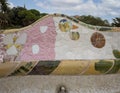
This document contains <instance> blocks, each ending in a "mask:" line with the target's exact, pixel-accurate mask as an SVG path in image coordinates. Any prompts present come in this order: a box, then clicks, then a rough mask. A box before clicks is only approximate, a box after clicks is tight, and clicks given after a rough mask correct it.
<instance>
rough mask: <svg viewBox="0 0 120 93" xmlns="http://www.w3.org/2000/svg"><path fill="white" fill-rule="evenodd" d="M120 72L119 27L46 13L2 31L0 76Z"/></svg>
mask: <svg viewBox="0 0 120 93" xmlns="http://www.w3.org/2000/svg"><path fill="white" fill-rule="evenodd" d="M119 72H120V28H117V27H103V26H102V27H101V26H92V25H89V24H85V23H83V22H80V21H79V20H77V19H75V18H73V17H69V16H66V15H64V14H52V15H47V16H45V17H43V18H41V19H39V20H38V21H36V22H35V23H33V24H31V25H29V26H27V27H24V28H20V29H11V30H5V31H3V32H1V33H0V77H3V76H12V75H14V76H15V75H82V74H85V75H89V74H113V73H119Z"/></svg>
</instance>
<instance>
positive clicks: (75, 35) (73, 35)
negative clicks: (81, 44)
mask: <svg viewBox="0 0 120 93" xmlns="http://www.w3.org/2000/svg"><path fill="white" fill-rule="evenodd" d="M70 38H71V39H72V40H78V39H79V38H80V34H79V32H70Z"/></svg>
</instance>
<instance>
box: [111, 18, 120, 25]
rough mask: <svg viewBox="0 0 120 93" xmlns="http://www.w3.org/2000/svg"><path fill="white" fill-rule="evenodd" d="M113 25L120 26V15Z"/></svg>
mask: <svg viewBox="0 0 120 93" xmlns="http://www.w3.org/2000/svg"><path fill="white" fill-rule="evenodd" d="M112 26H116V27H120V17H116V18H115V19H113V23H112Z"/></svg>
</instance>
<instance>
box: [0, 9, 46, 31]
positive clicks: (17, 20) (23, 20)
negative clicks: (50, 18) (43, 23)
mask: <svg viewBox="0 0 120 93" xmlns="http://www.w3.org/2000/svg"><path fill="white" fill-rule="evenodd" d="M45 15H46V14H42V13H40V12H39V11H38V10H35V9H30V10H27V9H26V8H25V7H14V8H12V9H10V10H9V11H8V12H7V13H3V12H0V28H1V29H6V28H16V27H17V28H18V27H24V26H27V25H30V24H31V23H33V22H35V21H36V20H38V19H39V18H41V17H43V16H45Z"/></svg>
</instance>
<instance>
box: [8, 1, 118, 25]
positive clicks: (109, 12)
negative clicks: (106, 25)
mask: <svg viewBox="0 0 120 93" xmlns="http://www.w3.org/2000/svg"><path fill="white" fill-rule="evenodd" d="M8 2H9V3H10V5H9V6H10V7H11V8H12V7H16V6H24V4H25V6H26V8H27V9H37V10H39V11H40V12H41V13H50V14H53V13H61V14H66V15H69V16H72V15H93V16H95V17H101V18H102V19H107V20H108V21H109V22H110V23H111V22H112V19H113V18H115V17H120V0H8Z"/></svg>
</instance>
